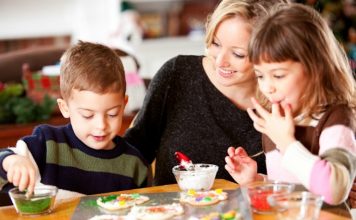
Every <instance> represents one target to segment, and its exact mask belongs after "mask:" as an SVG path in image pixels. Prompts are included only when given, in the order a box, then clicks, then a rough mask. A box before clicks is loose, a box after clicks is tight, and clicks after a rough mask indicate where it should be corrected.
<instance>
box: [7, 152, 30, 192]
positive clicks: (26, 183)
mask: <svg viewBox="0 0 356 220" xmlns="http://www.w3.org/2000/svg"><path fill="white" fill-rule="evenodd" d="M3 163H4V169H5V171H7V180H8V181H9V182H11V183H12V184H14V186H18V187H19V190H20V191H24V190H25V189H27V190H28V193H29V194H32V192H33V190H34V188H35V183H36V168H35V167H34V166H33V164H32V163H31V161H30V159H29V158H27V157H24V156H20V155H10V156H8V157H6V158H5V159H4V162H3Z"/></svg>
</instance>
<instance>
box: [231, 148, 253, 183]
mask: <svg viewBox="0 0 356 220" xmlns="http://www.w3.org/2000/svg"><path fill="white" fill-rule="evenodd" d="M227 154H228V156H227V157H225V162H226V165H225V169H226V170H227V171H228V172H229V174H230V175H231V176H232V178H233V179H234V180H235V181H236V182H237V183H238V184H240V185H245V184H248V183H250V182H253V181H255V180H256V178H257V163H256V161H254V160H253V159H251V158H250V157H249V156H248V155H247V153H246V151H245V150H244V149H243V148H242V147H238V148H236V149H235V148H234V147H229V149H228V150H227Z"/></svg>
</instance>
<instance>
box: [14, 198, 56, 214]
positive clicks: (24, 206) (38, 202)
mask: <svg viewBox="0 0 356 220" xmlns="http://www.w3.org/2000/svg"><path fill="white" fill-rule="evenodd" d="M15 203H16V207H17V208H18V209H19V211H20V212H22V213H28V214H36V213H41V212H44V211H46V210H47V209H48V208H49V207H50V206H51V198H43V199H32V200H28V199H16V201H15Z"/></svg>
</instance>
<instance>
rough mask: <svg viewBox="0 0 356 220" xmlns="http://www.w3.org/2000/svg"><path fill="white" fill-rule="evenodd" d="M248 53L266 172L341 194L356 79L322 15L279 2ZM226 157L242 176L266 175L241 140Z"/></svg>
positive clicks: (331, 198) (349, 166)
mask: <svg viewBox="0 0 356 220" xmlns="http://www.w3.org/2000/svg"><path fill="white" fill-rule="evenodd" d="M249 58H250V60H251V62H252V63H253V64H254V68H255V73H256V76H257V79H258V85H259V89H260V92H261V93H262V94H263V97H262V96H260V97H261V99H259V103H258V102H257V101H256V100H255V99H253V100H252V101H253V104H254V108H255V110H252V109H248V113H249V116H250V117H251V119H252V120H253V121H254V127H255V128H256V129H257V130H258V131H259V132H261V133H263V149H264V152H265V155H266V164H267V173H268V179H271V180H281V181H288V182H295V183H301V184H303V185H304V186H305V187H306V188H307V189H308V190H310V191H311V192H313V193H316V194H320V195H323V196H324V199H325V201H326V202H327V203H329V204H339V203H341V202H343V201H344V200H345V199H346V198H347V196H348V194H349V191H350V188H351V186H352V183H353V180H354V178H355V169H356V157H355V153H356V142H355V131H356V129H355V121H356V119H355V106H356V104H355V103H356V102H355V97H356V94H355V81H354V79H353V77H352V72H351V69H350V67H349V65H348V61H347V57H346V55H345V52H344V51H343V50H342V48H341V47H340V46H339V45H338V43H337V41H336V39H335V37H334V36H333V34H332V32H331V30H330V29H329V27H328V25H327V23H326V22H325V21H324V20H323V19H322V17H321V16H320V15H319V14H318V12H317V11H315V10H314V9H312V8H310V7H307V6H304V5H301V4H289V5H281V6H280V7H278V8H277V9H276V11H275V12H274V13H272V14H271V15H270V16H268V17H267V18H266V19H265V20H264V21H263V22H262V23H261V24H260V26H259V27H258V28H257V29H256V31H255V32H254V34H253V36H252V39H251V42H250V45H249ZM257 97H259V96H257ZM225 161H226V163H227V164H226V166H225V168H226V170H227V171H228V172H229V173H230V175H231V176H232V177H233V178H234V179H235V180H236V181H237V182H238V183H240V184H247V183H249V182H252V181H256V180H262V179H264V178H263V176H262V175H260V174H257V169H256V166H257V165H256V162H255V161H254V160H253V159H251V158H250V157H248V154H247V153H246V152H245V150H244V149H243V148H241V147H239V148H237V149H234V148H232V147H231V148H229V149H228V157H226V158H225Z"/></svg>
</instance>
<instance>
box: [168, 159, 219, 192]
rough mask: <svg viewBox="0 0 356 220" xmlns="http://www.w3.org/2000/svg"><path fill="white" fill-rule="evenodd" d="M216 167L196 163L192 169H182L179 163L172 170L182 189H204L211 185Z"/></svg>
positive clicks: (216, 170) (209, 187) (208, 188)
mask: <svg viewBox="0 0 356 220" xmlns="http://www.w3.org/2000/svg"><path fill="white" fill-rule="evenodd" d="M218 169H219V167H218V166H217V165H214V164H204V163H197V164H194V169H192V170H182V169H181V168H180V167H179V165H177V166H174V167H173V169H172V172H173V174H174V177H175V178H176V180H177V183H178V185H179V188H180V189H181V190H182V191H187V190H190V189H192V190H195V191H206V190H210V189H211V187H212V186H213V184H214V180H215V176H216V173H217V172H218Z"/></svg>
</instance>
